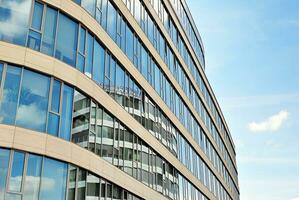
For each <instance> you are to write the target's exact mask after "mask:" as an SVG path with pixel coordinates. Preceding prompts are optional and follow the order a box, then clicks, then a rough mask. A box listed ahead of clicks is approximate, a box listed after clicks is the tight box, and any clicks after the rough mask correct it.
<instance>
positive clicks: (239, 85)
mask: <svg viewBox="0 0 299 200" xmlns="http://www.w3.org/2000/svg"><path fill="white" fill-rule="evenodd" d="M187 2H188V5H189V8H190V10H191V12H192V14H193V17H194V20H195V22H196V24H197V27H198V30H199V32H200V33H201V36H202V40H203V43H204V46H205V55H206V74H207V76H208V79H209V81H210V83H211V85H212V87H213V89H214V92H215V94H216V96H217V99H218V101H219V103H220V106H221V107H222V111H223V113H224V115H225V117H226V120H227V122H228V124H229V127H230V131H231V134H232V136H233V139H234V141H235V145H236V149H237V162H238V170H239V182H240V190H241V200H299V1H297V0H262V1H257V0H256V1H237V0H235V1H233V0H226V1H215V0H187Z"/></svg>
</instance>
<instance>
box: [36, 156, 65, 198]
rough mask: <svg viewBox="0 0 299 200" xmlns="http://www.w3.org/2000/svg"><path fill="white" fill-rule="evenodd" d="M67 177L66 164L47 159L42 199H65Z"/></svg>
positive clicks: (45, 160)
mask: <svg viewBox="0 0 299 200" xmlns="http://www.w3.org/2000/svg"><path fill="white" fill-rule="evenodd" d="M66 175H67V165H66V164H65V163H62V162H59V161H56V160H52V159H49V158H45V159H44V168H43V175H42V181H41V183H42V184H41V191H40V199H43V200H53V199H55V200H56V199H57V200H60V199H65V193H66V191H65V189H66Z"/></svg>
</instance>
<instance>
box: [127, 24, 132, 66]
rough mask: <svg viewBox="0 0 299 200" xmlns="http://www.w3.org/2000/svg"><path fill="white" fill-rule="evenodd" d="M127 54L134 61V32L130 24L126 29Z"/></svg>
mask: <svg viewBox="0 0 299 200" xmlns="http://www.w3.org/2000/svg"><path fill="white" fill-rule="evenodd" d="M126 55H127V56H128V58H129V59H130V60H131V61H133V33H132V30H131V28H130V27H129V26H127V30H126Z"/></svg>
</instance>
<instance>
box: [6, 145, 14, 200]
mask: <svg viewBox="0 0 299 200" xmlns="http://www.w3.org/2000/svg"><path fill="white" fill-rule="evenodd" d="M13 154H14V150H10V152H9V162H8V172H7V176H6V187H5V194H4V197H5V196H6V193H8V186H9V178H10V175H11V167H12V160H13Z"/></svg>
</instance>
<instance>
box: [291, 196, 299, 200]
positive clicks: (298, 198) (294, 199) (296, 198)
mask: <svg viewBox="0 0 299 200" xmlns="http://www.w3.org/2000/svg"><path fill="white" fill-rule="evenodd" d="M290 200H299V197H295V198H293V199H290Z"/></svg>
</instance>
